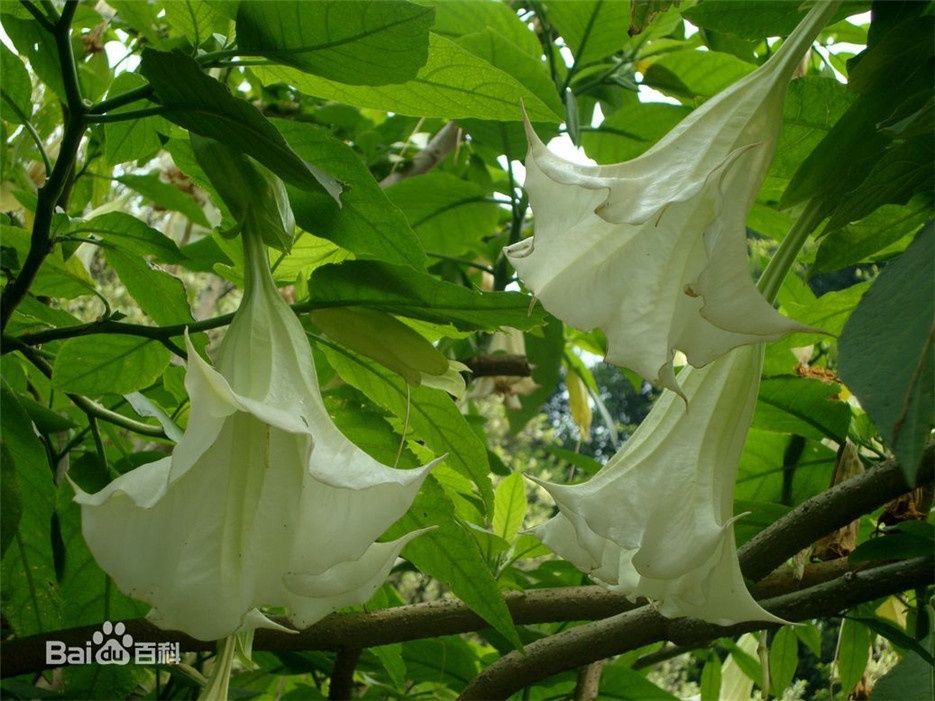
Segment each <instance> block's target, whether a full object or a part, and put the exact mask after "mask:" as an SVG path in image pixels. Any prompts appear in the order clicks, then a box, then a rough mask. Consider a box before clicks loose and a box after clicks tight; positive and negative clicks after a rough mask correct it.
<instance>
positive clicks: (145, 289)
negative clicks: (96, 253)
mask: <svg viewBox="0 0 935 701" xmlns="http://www.w3.org/2000/svg"><path fill="white" fill-rule="evenodd" d="M104 255H105V257H106V258H107V262H108V263H110V265H111V267H112V268H113V269H114V270H115V271H116V273H117V275H118V276H119V277H120V281H121V282H122V283H123V285H124V287H126V288H127V292H129V293H130V295H132V297H133V299H134V300H135V301H136V303H137V304H139V305H140V309H142V310H143V311H144V312H145V313H146V314H147V315H148V316H149V317H150V318H151V319H152V320H153V321H155V322H156V323H157V324H159V325H160V326H171V325H174V324H188V323H190V322H191V321H192V320H193V319H192V313H191V308H190V307H189V306H188V296H187V294H186V292H185V286H184V285H183V284H182V281H181V280H179V279H178V278H177V277H175V276H173V275H169V273H167V272H165V271H163V270H159V269H158V268H154V267H152V266H151V265H150V264H149V263H147V262H146V261H145V260H144V259H142V258H138V257H136V256H134V255H133V254H128V253H125V252H123V251H121V250H119V249H117V250H109V251H106V252H105V254H104Z"/></svg>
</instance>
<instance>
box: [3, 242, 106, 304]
mask: <svg viewBox="0 0 935 701" xmlns="http://www.w3.org/2000/svg"><path fill="white" fill-rule="evenodd" d="M0 237H2V239H3V245H4V246H5V247H7V246H8V247H10V248H13V249H15V250H16V252H17V255H18V257H19V260H20V262H22V261H24V260H26V256H27V255H28V253H29V246H30V234H29V232H28V231H26V230H25V229H20V228H18V227H13V226H5V225H2V224H0ZM94 290H95V284H94V280H92V279H91V276H90V275H88V271H87V270H85V268H84V266H83V265H82V263H81V261H80V260H78V258H77V257H75V256H72V257H71V258H69V259H68V260H64V259H63V258H62V253H61V251H60V250H53V251H52V253H51V254H50V255H48V256H46V258H45V260H44V261H42V267H41V268H39V272H38V273H37V274H36V279H35V280H34V281H33V283H32V286H31V287H30V288H29V291H30V293H31V294H33V295H36V296H41V297H64V298H65V299H74V298H76V297H81V296H82V295H87V294H93V293H94Z"/></svg>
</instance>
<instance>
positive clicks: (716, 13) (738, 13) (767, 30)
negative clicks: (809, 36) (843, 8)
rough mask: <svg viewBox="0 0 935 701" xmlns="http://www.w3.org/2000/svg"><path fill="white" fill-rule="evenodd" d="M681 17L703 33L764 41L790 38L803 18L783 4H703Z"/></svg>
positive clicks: (750, 0) (723, 0)
mask: <svg viewBox="0 0 935 701" xmlns="http://www.w3.org/2000/svg"><path fill="white" fill-rule="evenodd" d="M840 14H843V13H840ZM682 16H683V17H684V18H685V19H687V20H688V21H689V22H691V23H692V24H694V25H695V26H696V27H701V28H703V29H712V30H714V31H717V32H722V33H724V34H734V35H736V36H739V37H741V38H743V39H764V38H766V37H773V36H787V35H789V34H791V33H792V30H793V29H795V27H796V25H798V23H799V21H800V20H801V19H802V16H803V15H802V13H801V10H800V6H799V5H798V4H796V3H790V2H787V0H705V1H704V2H703V3H700V4H698V5H695V6H693V7H688V8H686V9H684V10H682Z"/></svg>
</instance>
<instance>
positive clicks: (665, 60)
mask: <svg viewBox="0 0 935 701" xmlns="http://www.w3.org/2000/svg"><path fill="white" fill-rule="evenodd" d="M755 68H756V66H754V65H752V64H749V63H747V62H746V61H741V60H740V59H739V58H737V57H736V56H732V55H731V54H722V53H718V52H717V51H675V52H673V53H668V54H663V55H662V56H660V57H659V59H658V60H656V61H655V62H653V64H652V65H651V66H650V67H649V69H647V71H646V75H645V77H644V78H643V83H644V84H645V85H648V86H650V87H653V88H656V89H657V90H661V91H662V92H664V93H667V94H669V95H673V96H675V97H677V98H679V99H680V100H684V101H687V102H689V103H695V102H697V101H698V100H697V98H708V97H711V96H712V95H715V94H717V93H719V92H720V91H721V90H723V89H724V88H726V87H727V86H729V85H731V84H733V83H736V82H737V81H738V80H740V79H741V78H743V77H744V76H746V75H749V74H750V73H752V72H753V71H754V70H755Z"/></svg>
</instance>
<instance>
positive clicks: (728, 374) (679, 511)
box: [533, 345, 780, 625]
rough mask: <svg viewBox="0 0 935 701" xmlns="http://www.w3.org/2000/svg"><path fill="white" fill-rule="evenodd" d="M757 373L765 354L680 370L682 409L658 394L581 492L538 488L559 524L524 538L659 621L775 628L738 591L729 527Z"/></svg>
mask: <svg viewBox="0 0 935 701" xmlns="http://www.w3.org/2000/svg"><path fill="white" fill-rule="evenodd" d="M762 365H763V348H762V346H761V345H755V346H749V345H748V346H742V347H740V348H737V349H735V350H733V351H730V352H729V353H728V354H727V355H725V356H724V357H722V358H720V359H718V360H716V361H715V362H713V363H711V364H710V365H708V366H707V367H704V368H701V369H695V368H686V369H685V370H683V371H682V373H681V374H680V375H679V381H680V382H681V384H682V388H683V391H684V393H685V397H686V399H687V404H686V402H683V401H682V400H681V399H680V398H679V397H677V396H676V395H675V394H673V393H671V392H666V393H665V394H663V396H662V397H661V398H660V399H659V400H658V402H657V403H656V405H655V406H654V407H653V408H652V410H651V411H650V413H649V415H648V416H647V417H646V419H645V420H644V421H643V423H642V424H640V426H639V428H637V430H636V431H635V432H634V433H633V435H632V436H631V437H630V440H628V441H627V442H626V443H625V444H624V446H623V448H622V449H621V450H620V451H619V452H618V453H617V454H616V455H614V456H613V457H612V458H611V459H610V460H609V461H608V462H607V464H606V465H605V466H604V467H603V468H602V469H601V470H600V471H599V472H598V473H597V474H596V475H595V476H594V477H593V478H592V479H591V480H590V481H588V482H585V483H582V484H577V485H572V486H567V485H559V484H549V483H542V482H540V484H541V485H542V486H543V487H544V488H545V489H546V490H547V491H548V492H549V494H550V495H551V496H552V498H553V499H555V502H556V504H557V505H558V507H559V513H558V514H557V515H556V516H554V517H553V518H552V519H550V520H549V521H547V522H546V523H545V524H543V525H541V526H539V527H537V528H535V529H534V530H533V533H535V535H537V536H538V537H539V538H540V539H541V540H542V542H543V543H545V544H546V545H547V546H549V547H550V548H551V549H552V550H553V551H554V552H555V553H556V554H558V555H560V556H561V557H563V558H565V559H567V560H569V561H570V562H571V563H572V564H574V565H575V566H576V567H578V569H580V570H582V571H583V572H587V573H588V574H590V575H591V577H592V578H593V579H594V580H596V581H597V582H599V583H601V584H603V585H605V586H607V587H608V588H609V589H612V590H614V591H621V592H626V593H628V594H629V596H630V598H631V599H634V600H635V599H637V598H639V597H641V596H642V597H646V598H648V599H649V600H650V601H652V602H654V604H655V605H656V606H657V608H658V610H659V611H660V613H662V614H663V615H665V616H669V617H677V616H694V617H696V618H701V619H704V620H706V621H710V622H713V623H717V624H720V625H730V624H733V623H737V622H740V621H751V620H764V621H779V620H780V619H778V618H776V617H775V616H773V615H772V614H770V613H769V612H767V611H766V610H764V609H763V608H761V607H760V605H759V604H758V603H757V602H756V601H755V600H754V599H753V597H752V596H751V595H750V592H749V591H748V590H747V587H746V585H745V584H744V581H743V577H742V576H741V573H740V566H739V563H738V561H737V548H736V544H735V541H734V528H733V523H734V520H735V517H733V516H732V509H733V490H734V481H735V479H736V476H737V469H738V467H739V464H740V456H741V453H742V452H743V445H744V440H745V438H746V434H747V429H748V428H749V426H750V422H751V421H752V418H753V410H754V408H755V406H756V398H757V392H758V388H759V379H760V372H761V370H762ZM536 481H538V480H536Z"/></svg>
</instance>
